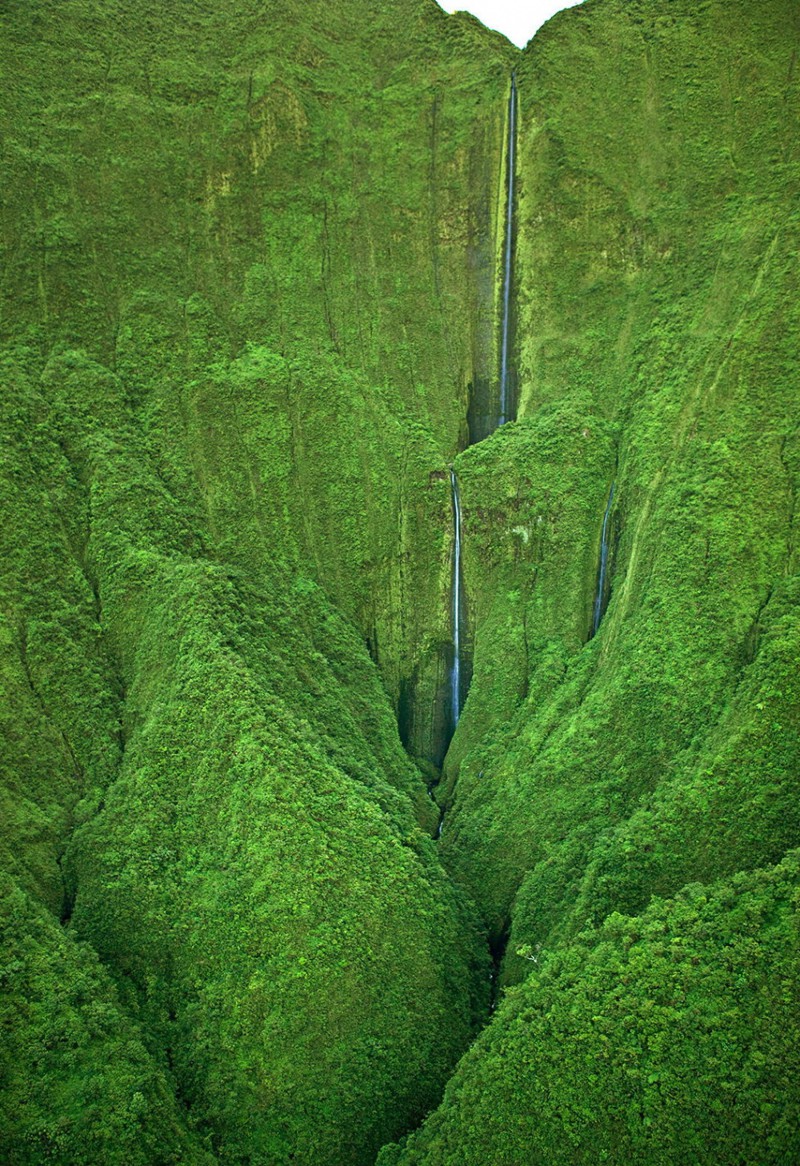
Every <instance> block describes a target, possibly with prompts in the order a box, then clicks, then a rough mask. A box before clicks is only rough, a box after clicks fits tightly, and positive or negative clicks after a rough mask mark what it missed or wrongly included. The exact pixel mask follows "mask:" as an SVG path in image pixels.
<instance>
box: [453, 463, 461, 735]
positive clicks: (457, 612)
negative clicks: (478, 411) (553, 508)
mask: <svg viewBox="0 0 800 1166" xmlns="http://www.w3.org/2000/svg"><path fill="white" fill-rule="evenodd" d="M450 485H451V487H452V492H453V529H454V538H455V547H454V551H453V584H452V588H451V596H452V612H451V616H452V623H453V666H452V669H451V671H450V700H451V707H452V710H453V728H454V729H455V726H456V725H457V724H458V718H459V717H460V716H461V622H462V606H463V602H462V594H461V499H460V498H459V495H458V478H457V477H456V472H455V470H453V469H451V470H450Z"/></svg>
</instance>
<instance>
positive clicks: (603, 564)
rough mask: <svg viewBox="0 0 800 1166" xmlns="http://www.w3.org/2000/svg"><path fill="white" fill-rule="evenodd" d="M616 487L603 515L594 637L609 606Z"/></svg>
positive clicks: (593, 616) (594, 615)
mask: <svg viewBox="0 0 800 1166" xmlns="http://www.w3.org/2000/svg"><path fill="white" fill-rule="evenodd" d="M614 485H615V483H613V482H612V484H611V492H610V493H609V495H608V502H607V503H606V512H605V514H604V515H603V533H602V535H601V536H600V567H599V570H598V572H597V592H596V593H595V597H594V610H593V612H592V636H596V635H597V629H598V628H599V627H600V620H601V619H602V618H603V615H604V613H605V609H606V606H607V599H606V577H607V575H608V522H609V518H610V517H611V507H612V505H613V504H614Z"/></svg>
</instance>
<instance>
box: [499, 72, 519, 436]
mask: <svg viewBox="0 0 800 1166" xmlns="http://www.w3.org/2000/svg"><path fill="white" fill-rule="evenodd" d="M516 142H517V75H516V73H512V74H511V93H510V94H509V98H508V151H507V155H506V177H507V186H506V237H505V246H504V252H503V318H502V331H501V339H500V420H499V424H500V425H505V423H506V421H508V420H510V417H509V412H510V408H509V406H510V402H509V399H508V397H509V393H508V349H509V333H510V315H511V272H512V263H511V260H512V256H513V253H514V178H515V173H514V165H515V154H516Z"/></svg>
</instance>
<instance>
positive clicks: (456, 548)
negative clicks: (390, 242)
mask: <svg viewBox="0 0 800 1166" xmlns="http://www.w3.org/2000/svg"><path fill="white" fill-rule="evenodd" d="M507 126H508V129H507V142H506V215H505V234H504V238H503V267H502V315H501V321H500V376H499V394H498V396H499V400H498V406H497V407H498V412H497V414H496V415H495V420H494V424H492V425H491V427H490V428H489V431H488V432H489V433H491V432H493V431H494V430H495V429H498V428H499V427H500V426H501V425H505V423H506V422H507V421H510V420H512V414H513V411H514V410H513V401H512V391H511V377H510V360H509V357H510V352H511V311H512V305H511V298H512V297H511V291H512V283H513V274H514V195H515V180H516V171H515V167H516V141H517V75H516V73H515V72H512V74H511V90H510V92H509V97H508V122H507ZM496 400H497V398H496ZM486 436H488V433H486ZM450 487H451V494H452V504H453V571H452V578H451V613H450V615H451V630H452V644H453V657H452V664H451V668H450V693H449V696H450V718H449V720H450V736H451V738H452V735H453V733H455V731H456V727H457V725H458V722H459V718H460V717H461V710H462V707H463V704H464V688H465V687H466V684H467V683H468V677H466V671H467V670H466V668H465V663H464V659H463V641H464V630H465V603H464V585H463V578H462V570H461V498H460V495H459V490H458V478H457V476H456V472H455V470H454V469H453V468H452V467H451V469H450ZM465 681H466V683H465Z"/></svg>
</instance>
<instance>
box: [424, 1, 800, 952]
mask: <svg viewBox="0 0 800 1166" xmlns="http://www.w3.org/2000/svg"><path fill="white" fill-rule="evenodd" d="M795 15H796V14H795V12H794V7H793V6H789V5H784V4H780V3H775V4H770V5H764V6H760V7H759V9H758V10H757V11H750V10H749V9H748V7H747V6H746V5H741V6H740V5H733V6H732V5H728V4H726V5H722V6H718V5H714V4H708V5H703V6H700V7H699V8H698V6H696V5H685V6H683V5H680V4H670V5H669V6H667V7H665V8H663V9H662V7H661V6H659V5H647V4H641V5H627V4H626V5H615V4H614V3H611V2H609V3H599V2H598V3H596V4H588V5H585V6H584V7H582V8H580V9H577V10H575V11H572V10H570V11H569V12H566V13H563V14H562V15H561V16H560V17H558V18H557V19H555V20H554V21H553V22H551V24H550V25H548V26H547V27H546V28H545V29H544V30H543V32H542V34H541V36H540V37H537V38H536V40H535V41H534V43H533V44H532V45H531V46H530V48H529V49H528V51H527V53H526V54H525V56H524V64H523V65H522V66H521V67H520V70H519V77H520V102H521V123H522V131H521V133H522V136H521V140H520V149H519V154H520V177H519V181H520V186H521V191H522V193H521V203H520V212H519V213H520V229H519V235H520V243H519V266H520V277H519V278H520V280H521V282H522V285H523V286H522V291H521V293H520V299H521V303H520V341H519V344H520V360H521V378H520V386H521V391H522V407H521V419H520V421H519V422H518V423H517V424H516V425H514V426H510V427H507V428H506V429H504V430H503V431H502V433H499V434H496V435H495V436H494V437H492V438H491V439H489V440H488V441H487V442H485V443H483V444H482V445H481V446H480V447H478V448H477V449H474V450H473V449H470V450H468V451H467V452H466V453H465V454H464V455H462V457H461V458H460V460H459V473H460V477H461V480H462V494H463V505H464V514H465V526H466V531H467V537H466V549H465V555H466V560H467V578H468V592H469V595H470V599H471V602H472V607H473V610H474V611H475V619H476V645H475V647H476V658H475V674H476V682H477V683H476V687H475V688H474V689H473V694H472V697H471V699H470V701H469V702H468V704H467V707H466V710H465V715H464V719H463V722H462V725H461V726H460V728H459V734H458V735H457V737H456V741H455V744H454V749H453V751H452V753H451V758H450V763H449V765H450V770H451V783H452V780H453V779H454V778H455V776H456V774H458V784H457V787H456V793H455V799H454V803H453V808H452V810H451V813H450V816H449V818H448V822H447V825H446V828H445V835H444V843H445V848H446V851H447V853H448V861H449V862H450V864H451V866H452V868H453V870H454V871H456V872H457V873H458V876H459V877H460V878H462V879H464V880H465V881H466V882H467V883H468V885H469V886H470V888H471V890H472V891H473V892H474V894H475V895H476V897H477V898H478V900H479V902H480V903H481V905H482V909H483V911H484V914H485V916H486V918H487V920H488V921H489V923H490V924H491V926H492V927H493V928H494V930H495V931H496V933H497V934H498V935H499V934H500V933H502V931H503V930H504V928H505V927H506V926H507V924H508V921H509V918H510V915H511V912H512V904H513V902H514V899H515V896H516V894H517V891H518V890H519V888H520V885H521V884H523V885H524V889H523V892H522V898H521V899H520V901H519V909H518V911H517V912H516V913H515V928H516V930H517V932H518V934H519V937H520V938H523V939H524V940H526V941H535V942H540V943H544V942H547V937H548V935H549V933H550V932H551V930H552V929H553V928H554V927H555V926H556V925H558V926H559V927H561V926H562V925H563V922H564V920H565V918H566V917H567V916H568V915H569V913H570V910H571V909H572V905H573V903H574V901H575V897H576V894H577V893H578V888H579V886H580V881H581V878H582V875H583V871H584V869H585V866H586V864H587V862H588V861H589V856H590V854H591V852H592V847H593V846H594V845H595V843H596V842H597V841H598V839H600V836H601V835H603V836H604V837H603V838H602V841H601V842H600V845H601V846H602V847H603V853H604V854H605V855H606V860H604V861H605V862H606V865H605V868H604V869H605V876H604V879H605V881H606V882H607V881H608V878H609V877H611V876H610V874H609V869H610V865H611V864H613V865H614V866H615V868H616V870H617V872H618V875H619V877H620V879H622V880H623V881H624V880H625V878H626V875H625V874H624V873H621V872H622V871H623V870H624V868H625V867H626V864H627V862H628V859H627V857H623V851H624V852H625V854H626V855H628V854H629V853H630V851H631V848H632V847H636V848H643V847H646V846H647V845H649V843H648V842H647V841H646V840H645V839H641V840H640V841H638V842H636V843H634V842H633V841H632V838H631V834H630V830H631V829H633V827H630V828H629V827H625V833H624V835H622V836H621V841H620V843H619V846H616V847H615V849H614V851H613V853H614V854H616V858H614V857H613V856H612V854H611V853H609V851H608V847H609V845H612V847H613V846H614V844H610V843H609V842H608V839H607V837H606V836H605V835H606V832H607V831H608V830H609V828H613V827H614V826H615V825H616V824H617V823H620V822H624V821H625V820H626V819H627V817H628V815H629V814H630V813H631V812H632V811H633V810H634V809H635V808H636V806H637V804H638V803H639V801H640V799H642V798H645V799H646V798H647V797H648V796H649V794H650V793H651V791H654V790H656V789H658V791H659V792H658V795H657V797H658V798H659V799H661V800H662V801H663V800H664V799H667V800H669V801H671V802H672V801H673V799H680V798H682V797H684V795H683V794H681V793H680V792H679V791H680V790H681V789H683V790H684V791H685V790H686V789H687V788H688V787H691V788H693V789H694V791H695V793H694V795H692V796H694V798H695V800H696V804H697V813H696V814H695V815H694V817H693V820H692V823H690V821H689V819H688V818H687V817H686V815H685V814H684V813H683V811H679V810H678V809H677V806H676V805H675V804H674V802H673V810H669V811H667V810H666V809H665V813H674V814H676V815H679V816H680V819H681V822H682V825H681V826H680V827H676V830H677V832H676V833H675V834H674V835H673V837H672V839H671V840H670V842H669V844H668V845H667V847H666V849H667V850H668V851H669V855H670V857H669V859H668V860H667V861H669V862H670V863H674V864H676V866H675V871H674V877H673V878H672V879H671V880H668V882H665V881H664V880H663V879H662V880H656V881H654V882H653V884H652V885H648V883H647V881H646V880H644V881H643V882H642V884H641V886H640V888H639V891H638V893H637V897H636V898H635V901H629V899H627V898H625V897H623V899H622V900H621V902H622V903H623V904H624V905H625V906H626V907H628V908H633V909H638V908H639V907H640V906H642V905H643V904H644V903H646V902H647V897H648V894H649V893H652V892H653V891H658V892H659V893H669V892H671V891H673V890H676V889H678V888H679V887H680V886H681V885H682V883H683V882H685V881H687V880H689V879H691V878H695V877H698V875H699V874H702V876H703V877H710V878H715V877H719V876H720V875H722V874H724V873H726V872H727V871H729V870H736V869H740V868H741V867H742V866H748V865H757V864H758V863H760V862H762V861H765V862H770V863H771V862H774V861H776V860H777V859H778V858H780V856H781V855H782V854H783V852H784V850H785V849H786V847H787V846H788V845H795V844H796V843H797V842H798V841H800V837H798V835H797V832H796V817H795V816H794V814H793V813H792V812H791V811H790V806H791V802H792V796H793V795H792V790H793V783H794V772H795V759H796V756H797V746H798V740H797V724H796V715H795V713H794V711H793V710H794V699H793V695H792V693H793V689H792V688H791V687H789V688H786V687H785V685H786V684H787V683H790V677H789V676H785V677H783V678H782V679H781V680H780V682H776V680H775V678H774V677H775V674H776V671H777V672H779V671H780V669H781V664H780V658H783V659H784V660H786V661H787V662H788V660H789V659H790V658H791V656H792V653H793V647H792V645H793V643H794V642H795V639H796V635H797V625H796V614H795V613H796V607H795V605H794V604H793V602H792V599H791V597H792V596H793V594H794V591H795V583H794V582H793V577H794V576H795V573H796V571H797V562H796V555H795V550H794V542H793V534H792V523H793V518H794V505H795V502H794V499H795V495H796V488H797V470H798V465H797V456H796V448H797V432H798V431H797V421H796V401H797V372H798V368H797V354H796V336H797V334H798V316H797V303H798V300H797V294H796V293H797V266H796V254H797V248H798V217H797V211H796V201H795V199H794V191H795V190H796V181H797V176H798V166H797V138H796V130H795V128H794V126H795V124H796V123H794V122H793V119H794V118H795V117H796V108H797V100H798V96H797V87H796V85H795V83H794V75H793V71H792V70H791V69H790V68H789V66H790V64H791V48H789V49H787V47H786V46H787V41H786V33H787V30H790V31H791V30H794V32H795V33H796V19H795ZM732 59H735V60H737V61H745V60H746V61H747V78H748V83H747V86H746V87H744V86H743V87H741V90H739V89H737V90H736V92H735V93H731V91H730V84H731V77H730V74H729V65H730V61H731V60H732ZM568 76H571V77H572V78H573V80H572V84H571V86H570V87H568V86H567V77H568ZM612 77H613V78H615V79H613V80H612ZM601 94H603V95H604V96H603V100H602V102H601V101H600V95H601ZM612 127H617V129H616V132H615V133H614V134H612ZM723 146H724V149H723V148H722V147H723ZM731 157H735V166H734V164H733V163H732V161H731ZM635 239H638V240H639V242H638V243H637V244H636V246H635V247H634V246H633V240H635ZM556 257H558V258H556ZM612 482H615V483H616V486H615V496H614V507H613V512H612V516H611V530H612V533H613V537H612V547H611V568H612V569H611V600H610V606H609V608H608V612H607V614H606V616H605V619H604V620H603V623H602V624H601V627H600V631H599V634H598V636H597V637H596V638H594V639H591V640H589V636H590V630H591V609H592V603H593V598H594V591H595V586H596V578H597V575H596V572H597V563H598V558H599V546H598V544H599V539H600V532H601V527H602V522H603V512H604V508H605V505H606V500H607V498H608V494H609V488H610V485H611V483H612ZM773 618H774V619H775V620H776V625H775V636H777V640H776V638H775V636H773V635H766V636H764V635H761V630H762V629H763V631H765V632H766V631H767V629H771V628H772V620H773ZM587 641H588V642H587ZM776 653H777V658H776V655H775V654H776ZM770 657H771V658H770ZM482 678H483V679H482ZM773 704H774V707H772V706H773ZM773 724H774V725H775V726H777V727H776V728H773V727H772V726H773ZM734 739H735V740H736V742H737V743H736V744H734ZM746 743H747V744H746ZM720 749H722V750H723V751H727V752H728V753H730V754H731V762H730V763H728V762H722V761H721V762H720V764H721V765H723V767H724V766H726V765H727V766H728V768H730V764H731V763H732V754H733V753H734V752H736V754H737V756H738V757H739V761H740V763H741V764H740V773H741V777H740V779H739V780H740V781H748V780H751V781H752V782H753V783H754V786H755V787H759V786H760V784H761V783H762V781H763V779H762V778H760V777H758V776H757V775H756V774H754V773H753V769H754V767H758V766H760V765H761V762H759V760H758V757H759V750H760V751H761V752H762V753H763V751H764V750H767V751H768V752H769V756H770V766H771V769H770V777H769V784H770V786H771V787H772V789H771V793H770V803H771V805H773V806H774V811H775V812H774V813H772V812H771V811H770V812H768V813H763V812H762V808H761V807H759V805H758V802H759V800H760V799H759V796H758V793H757V788H756V789H754V800H753V801H752V802H751V804H750V811H751V812H748V810H746V809H745V808H743V807H742V808H740V810H739V814H740V816H741V820H740V825H741V826H743V827H744V834H743V835H742V839H741V844H740V845H738V846H735V847H733V848H732V847H731V846H730V845H727V844H720V845H719V846H718V847H717V848H716V849H715V850H714V857H712V856H711V854H710V853H709V854H708V855H707V856H706V860H705V861H704V863H703V864H702V866H701V867H699V868H698V867H697V865H696V864H695V866H694V867H693V866H692V863H691V860H690V858H689V852H690V851H691V852H694V853H698V852H699V851H700V850H701V849H703V848H704V847H705V846H706V842H705V839H706V838H707V836H708V834H709V830H710V829H711V830H713V829H714V827H711V826H710V825H709V824H710V823H711V822H712V820H713V819H714V818H715V817H716V811H717V808H718V807H719V806H721V804H722V801H724V799H725V797H726V796H727V797H729V798H733V800H735V798H734V797H733V795H732V794H731V791H730V790H728V792H727V794H726V793H725V792H724V791H723V786H724V785H725V783H726V781H727V778H726V777H725V775H724V774H723V773H722V772H720V773H716V772H714V773H712V772H711V768H712V766H713V764H714V758H716V757H717V756H718V754H719V750H720ZM746 751H751V752H750V753H749V754H748V753H747V752H746ZM748 773H749V774H751V777H750V778H747V777H746V776H745V775H746V774H748ZM731 780H733V778H732V776H731ZM668 786H669V789H670V790H671V791H672V792H669V793H668V792H667V787H668ZM686 796H689V795H688V794H687V795H686ZM701 803H702V805H703V809H702V811H701V809H700V804H701ZM642 804H643V805H644V804H646V803H642ZM659 804H661V802H660V803H659ZM778 819H780V820H781V821H782V828H781V831H780V832H779V833H778V834H776V832H775V822H776V820H778ZM637 820H639V819H637ZM678 855H680V856H681V857H680V858H678ZM593 861H594V860H593ZM598 861H599V859H598ZM487 872H488V873H487ZM525 872H529V873H528V874H527V877H526V875H525ZM619 893H620V894H622V890H621V887H620V888H619ZM616 894H617V891H616V890H612V889H611V888H610V887H606V891H605V892H604V895H603V902H602V904H601V903H599V902H598V903H597V905H596V908H595V907H594V906H593V905H592V903H591V894H590V893H589V891H588V889H587V890H585V891H584V892H582V898H581V902H582V905H581V908H580V912H579V915H578V917H577V920H576V922H577V925H578V926H580V925H582V922H583V920H584V919H586V918H590V917H591V916H592V914H593V912H594V911H595V910H597V912H598V913H599V917H602V913H603V912H604V911H606V910H608V909H610V908H611V907H613V906H615V905H616V904H617V900H616ZM517 970H520V969H519V967H518V969H517Z"/></svg>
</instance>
